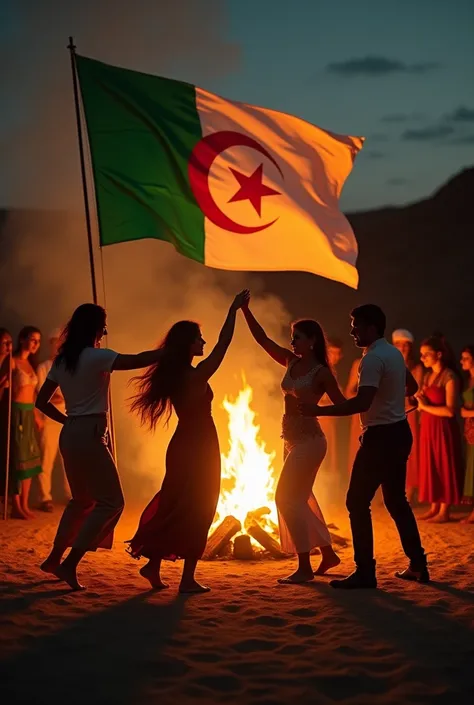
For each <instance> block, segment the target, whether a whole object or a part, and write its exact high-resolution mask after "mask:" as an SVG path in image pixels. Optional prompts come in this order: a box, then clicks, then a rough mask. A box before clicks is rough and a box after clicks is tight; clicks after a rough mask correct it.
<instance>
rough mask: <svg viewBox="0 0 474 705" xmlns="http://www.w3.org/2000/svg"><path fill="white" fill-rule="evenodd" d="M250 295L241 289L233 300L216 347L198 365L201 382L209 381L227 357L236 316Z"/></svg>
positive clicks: (198, 375) (197, 371)
mask: <svg viewBox="0 0 474 705" xmlns="http://www.w3.org/2000/svg"><path fill="white" fill-rule="evenodd" d="M248 296H249V292H248V290H247V289H245V290H244V291H241V292H240V294H237V296H236V297H235V299H234V300H233V302H232V304H231V306H230V308H229V311H228V313H227V317H226V319H225V321H224V325H223V326H222V328H221V332H220V333H219V339H218V341H217V343H216V345H215V347H214V349H213V350H212V352H211V353H210V354H209V355H208V356H207V357H206V358H205V360H202V362H200V363H199V365H197V367H196V376H197V378H198V380H199V382H208V381H209V379H210V378H211V377H212V375H213V374H215V373H216V372H217V370H218V369H219V367H220V366H221V363H222V360H223V359H224V357H225V354H226V352H227V350H228V348H229V345H230V344H231V341H232V338H233V335H234V329H235V317H236V314H237V311H238V310H239V308H242V306H243V305H244V304H245V302H246V301H247V299H248Z"/></svg>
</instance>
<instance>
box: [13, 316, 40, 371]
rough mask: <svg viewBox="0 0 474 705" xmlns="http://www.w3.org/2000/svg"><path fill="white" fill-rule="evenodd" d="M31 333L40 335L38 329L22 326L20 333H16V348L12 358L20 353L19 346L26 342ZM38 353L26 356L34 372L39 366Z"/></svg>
mask: <svg viewBox="0 0 474 705" xmlns="http://www.w3.org/2000/svg"><path fill="white" fill-rule="evenodd" d="M33 333H38V334H39V335H41V331H40V329H39V328H37V327H36V326H24V327H23V328H22V329H21V331H20V332H19V333H18V338H17V341H16V348H15V350H14V351H13V356H14V357H17V356H18V355H19V354H20V352H21V344H22V343H24V342H25V340H28V338H29V337H30V335H33ZM38 357H39V356H38V353H37V352H36V353H35V354H34V355H28V362H29V363H30V365H31V366H32V368H33V369H34V370H35V371H36V369H37V367H38V364H39V359H38Z"/></svg>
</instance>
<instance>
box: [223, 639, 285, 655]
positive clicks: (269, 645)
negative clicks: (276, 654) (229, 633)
mask: <svg viewBox="0 0 474 705" xmlns="http://www.w3.org/2000/svg"><path fill="white" fill-rule="evenodd" d="M278 646H279V644H278V642H277V641H271V640H270V639H244V640H243V641H238V642H237V643H235V644H234V645H233V647H232V648H233V649H234V650H235V651H239V652H240V653H241V654H251V653H252V652H254V651H275V649H277V648H278Z"/></svg>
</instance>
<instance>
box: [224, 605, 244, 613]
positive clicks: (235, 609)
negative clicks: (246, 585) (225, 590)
mask: <svg viewBox="0 0 474 705" xmlns="http://www.w3.org/2000/svg"><path fill="white" fill-rule="evenodd" d="M222 609H223V610H224V612H240V610H241V609H242V605H223V607H222Z"/></svg>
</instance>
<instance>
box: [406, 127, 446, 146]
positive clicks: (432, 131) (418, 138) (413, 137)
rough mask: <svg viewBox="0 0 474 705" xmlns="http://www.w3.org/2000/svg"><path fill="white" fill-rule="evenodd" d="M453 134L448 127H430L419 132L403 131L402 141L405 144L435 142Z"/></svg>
mask: <svg viewBox="0 0 474 705" xmlns="http://www.w3.org/2000/svg"><path fill="white" fill-rule="evenodd" d="M453 132H454V128H453V127H451V126H450V125H432V126H429V127H422V128H420V129H419V130H405V132H404V133H403V134H402V139H403V140H405V141H407V142H437V141H439V140H443V139H445V138H446V137H449V136H450V135H452V134H453Z"/></svg>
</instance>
